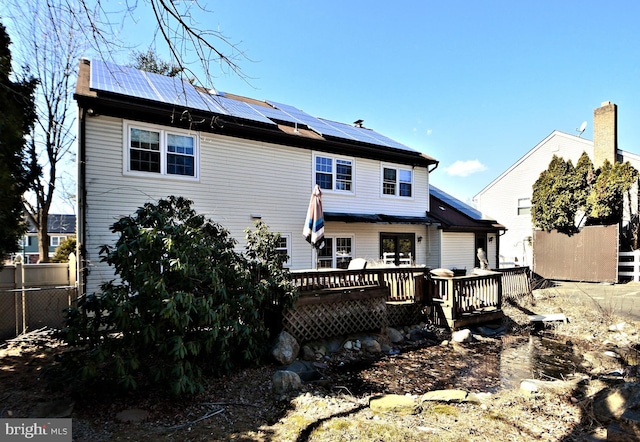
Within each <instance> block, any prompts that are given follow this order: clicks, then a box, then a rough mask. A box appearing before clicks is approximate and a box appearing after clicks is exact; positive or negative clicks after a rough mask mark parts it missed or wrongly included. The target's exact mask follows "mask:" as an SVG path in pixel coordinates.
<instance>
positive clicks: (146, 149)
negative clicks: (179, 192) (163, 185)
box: [125, 124, 198, 179]
mask: <svg viewBox="0 0 640 442" xmlns="http://www.w3.org/2000/svg"><path fill="white" fill-rule="evenodd" d="M126 137H127V139H126V143H127V144H126V152H125V171H126V172H127V173H132V174H158V175H170V176H174V177H181V178H187V179H188V178H191V179H197V178H198V139H197V137H196V136H195V135H193V134H190V133H186V132H181V131H180V130H174V129H170V130H166V129H163V128H157V127H152V126H149V127H146V126H143V125H140V126H138V125H134V124H129V125H127V134H126Z"/></svg>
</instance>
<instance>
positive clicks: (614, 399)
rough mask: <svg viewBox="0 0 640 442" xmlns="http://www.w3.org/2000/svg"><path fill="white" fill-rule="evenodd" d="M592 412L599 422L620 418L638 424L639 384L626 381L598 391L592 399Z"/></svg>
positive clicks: (639, 414)
mask: <svg viewBox="0 0 640 442" xmlns="http://www.w3.org/2000/svg"><path fill="white" fill-rule="evenodd" d="M593 413H594V415H595V417H596V419H598V420H599V421H601V422H611V421H616V420H621V419H622V420H623V421H624V422H627V423H635V424H636V425H638V424H640V384H639V383H637V382H627V383H624V384H622V385H617V386H614V387H610V388H605V389H604V390H602V391H600V392H598V393H597V394H596V395H595V397H594V400H593Z"/></svg>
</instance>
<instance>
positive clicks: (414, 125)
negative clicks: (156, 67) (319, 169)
mask: <svg viewBox="0 0 640 442" xmlns="http://www.w3.org/2000/svg"><path fill="white" fill-rule="evenodd" d="M103 1H104V0H103ZM605 3H607V4H606V5H605ZM138 5H139V6H138V9H137V10H136V11H134V13H133V16H134V18H136V19H137V24H135V25H134V24H133V22H132V21H129V22H128V25H127V26H125V31H124V33H123V37H124V38H125V39H127V40H128V42H129V43H134V44H138V49H139V50H145V49H146V48H147V47H149V45H151V44H152V39H153V32H152V27H151V23H152V22H153V21H152V17H151V15H150V12H149V11H148V10H147V9H145V7H144V3H142V2H139V3H138ZM207 7H208V9H209V10H210V11H211V12H210V13H208V14H200V15H198V20H199V22H200V25H201V27H203V28H207V29H212V30H219V31H221V32H222V33H223V34H224V35H225V36H226V37H227V38H228V39H229V40H230V41H231V42H233V43H235V44H236V45H237V47H238V48H239V49H241V50H242V51H244V52H245V54H246V56H247V58H248V59H247V60H242V59H240V60H239V62H240V65H241V67H242V70H243V72H244V73H245V74H246V76H247V77H249V79H248V81H245V80H243V79H241V78H239V77H238V76H237V75H235V74H230V73H225V72H222V71H218V73H219V75H218V77H217V78H215V80H214V81H215V84H213V86H214V87H215V88H216V89H218V90H220V91H225V92H230V93H235V94H240V95H245V96H249V97H253V98H257V99H263V100H274V101H278V102H282V103H287V104H291V105H294V106H296V107H298V108H300V109H302V110H304V111H305V112H307V113H309V114H311V115H314V116H318V117H323V118H328V119H332V120H336V121H341V122H345V123H351V122H353V121H355V120H357V119H362V120H364V125H365V126H366V127H369V128H371V129H374V130H376V131H378V132H381V133H383V134H385V135H387V136H389V137H391V138H393V139H395V140H397V141H400V142H402V143H404V144H406V145H408V146H410V147H412V148H414V149H416V150H419V151H421V152H424V153H426V154H428V155H430V156H432V157H434V158H436V159H437V160H439V161H440V166H439V167H438V168H437V169H436V170H435V171H434V173H433V174H432V183H433V184H434V185H436V186H438V187H440V188H441V189H442V190H444V191H446V192H448V193H450V194H452V195H454V196H456V197H458V198H459V199H461V200H463V201H469V200H470V198H471V197H473V195H475V194H476V193H478V192H479V191H480V190H482V188H483V187H484V186H486V185H487V184H489V183H490V182H491V181H492V180H493V179H495V178H496V177H497V176H498V175H499V174H500V173H501V172H503V171H504V170H505V169H506V168H507V167H509V166H510V165H511V164H513V163H514V162H515V161H517V160H518V159H519V158H520V157H522V156H523V155H524V154H525V153H526V152H527V151H528V150H529V149H531V148H532V147H534V146H535V145H536V144H537V143H538V142H540V141H541V140H542V139H544V138H545V137H546V136H547V135H549V134H550V133H551V132H552V131H553V130H556V129H557V130H560V131H563V132H567V133H570V134H576V133H577V128H578V127H579V126H580V125H581V123H582V122H583V121H587V123H588V126H587V129H586V131H585V132H584V134H583V135H582V136H583V137H584V138H587V139H592V128H593V110H594V109H595V108H596V107H599V106H600V104H601V103H602V102H604V101H612V102H614V103H616V104H617V105H618V124H619V147H620V148H622V149H624V150H628V151H631V152H635V153H640V144H639V140H638V138H639V137H640V134H639V133H638V131H637V130H636V128H637V126H638V124H637V123H638V122H640V88H639V83H640V82H639V80H640V49H639V48H640V23H639V21H638V17H640V2H635V1H631V0H629V1H612V2H602V1H544V0H543V1H490V0H489V1H455V0H453V1H432V0H422V1H417V0H416V1H398V2H389V1H385V2H382V1H377V0H369V1H363V0H356V1H336V0H324V1H321V2H310V1H270V2H267V1H257V0H254V1H248V0H222V1H214V2H209V3H207ZM158 51H159V53H160V55H161V56H163V57H165V58H168V55H167V53H166V52H165V51H164V50H163V49H162V48H161V47H160V46H159V47H158ZM123 61H127V59H126V58H124V59H123Z"/></svg>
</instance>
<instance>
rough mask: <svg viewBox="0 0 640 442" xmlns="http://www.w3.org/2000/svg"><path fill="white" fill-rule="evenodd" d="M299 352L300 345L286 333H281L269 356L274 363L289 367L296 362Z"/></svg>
mask: <svg viewBox="0 0 640 442" xmlns="http://www.w3.org/2000/svg"><path fill="white" fill-rule="evenodd" d="M299 351H300V344H298V341H296V339H295V338H294V337H293V336H291V335H290V334H289V333H287V332H286V331H282V332H281V333H280V334H279V335H278V338H277V339H276V343H275V345H274V346H273V349H272V350H271V354H272V355H273V357H274V358H275V359H276V361H278V362H280V363H281V364H283V365H289V364H291V363H292V362H293V361H295V360H296V358H297V357H298V352H299Z"/></svg>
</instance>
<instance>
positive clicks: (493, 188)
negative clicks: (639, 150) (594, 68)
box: [473, 102, 640, 267]
mask: <svg viewBox="0 0 640 442" xmlns="http://www.w3.org/2000/svg"><path fill="white" fill-rule="evenodd" d="M583 152H586V153H587V154H588V155H589V157H590V158H591V160H592V161H593V163H594V166H595V167H596V168H597V167H600V166H601V165H602V163H603V162H604V160H605V159H608V160H609V162H611V163H614V162H616V161H619V162H624V161H629V162H630V163H631V165H632V166H634V167H635V168H636V169H639V170H640V156H638V155H636V154H633V153H629V152H625V151H622V150H619V149H618V146H617V106H616V105H615V104H613V103H610V102H605V103H602V106H601V107H600V108H597V109H595V110H594V141H590V140H587V139H584V138H581V137H580V136H576V135H570V134H566V133H563V132H559V131H553V132H552V133H551V134H550V135H548V136H547V137H546V138H545V139H543V140H542V141H541V142H540V143H538V144H537V145H536V146H535V147H534V148H533V149H531V150H529V151H528V152H527V153H526V154H525V155H524V156H523V157H522V158H520V159H519V160H518V161H517V162H516V163H515V164H513V165H512V166H511V167H509V168H508V169H507V170H506V171H504V172H503V173H502V174H501V175H500V176H498V177H497V178H496V179H495V180H493V181H492V182H491V183H489V185H487V186H486V187H485V188H484V189H482V190H481V191H480V192H479V193H478V194H477V195H475V196H474V198H473V202H474V205H475V207H476V208H477V209H478V210H479V211H481V212H482V213H483V214H487V215H490V216H491V217H492V218H495V219H496V220H497V221H498V222H499V223H500V224H502V225H504V226H505V227H506V229H507V230H506V232H505V233H504V234H503V235H502V236H501V238H500V246H499V260H500V266H501V267H511V266H513V265H522V266H532V264H533V262H532V260H533V256H532V238H533V224H532V222H531V197H532V194H533V184H534V183H535V182H536V180H537V179H538V178H539V176H540V173H542V172H543V171H545V170H546V169H547V168H548V166H549V163H550V161H551V159H552V158H553V156H554V155H556V156H558V157H562V158H564V159H565V160H571V162H572V163H573V164H574V165H575V164H576V163H577V161H578V159H579V158H580V156H581V155H582V153H583Z"/></svg>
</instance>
